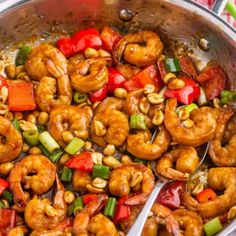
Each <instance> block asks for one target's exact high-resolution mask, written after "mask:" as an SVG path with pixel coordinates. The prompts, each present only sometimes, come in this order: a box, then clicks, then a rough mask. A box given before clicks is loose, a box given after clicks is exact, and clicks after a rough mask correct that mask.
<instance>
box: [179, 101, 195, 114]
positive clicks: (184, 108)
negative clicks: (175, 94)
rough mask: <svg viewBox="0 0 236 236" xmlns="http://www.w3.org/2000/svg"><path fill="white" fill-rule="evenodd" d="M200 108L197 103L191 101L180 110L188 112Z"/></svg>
mask: <svg viewBox="0 0 236 236" xmlns="http://www.w3.org/2000/svg"><path fill="white" fill-rule="evenodd" d="M196 108H198V106H197V105H196V104H195V103H190V104H189V105H187V106H183V108H181V109H180V110H186V111H187V112H189V113H191V112H192V111H193V110H194V109H196Z"/></svg>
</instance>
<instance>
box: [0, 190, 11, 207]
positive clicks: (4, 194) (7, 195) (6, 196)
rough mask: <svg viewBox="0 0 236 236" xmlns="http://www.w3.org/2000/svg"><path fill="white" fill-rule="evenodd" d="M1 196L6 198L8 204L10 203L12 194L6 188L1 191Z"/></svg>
mask: <svg viewBox="0 0 236 236" xmlns="http://www.w3.org/2000/svg"><path fill="white" fill-rule="evenodd" d="M2 198H3V199H6V200H7V201H8V202H9V204H11V203H12V201H13V195H12V194H11V193H10V192H9V191H7V190H4V192H3V193H2Z"/></svg>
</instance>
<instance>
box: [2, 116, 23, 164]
mask: <svg viewBox="0 0 236 236" xmlns="http://www.w3.org/2000/svg"><path fill="white" fill-rule="evenodd" d="M22 145H23V141H22V137H21V134H20V132H19V131H18V130H17V129H16V128H14V126H13V125H12V123H11V122H10V121H9V120H8V119H6V118H4V117H2V116H0V163H2V162H9V161H12V160H15V159H16V158H17V157H18V156H19V154H20V153H21V149H22Z"/></svg>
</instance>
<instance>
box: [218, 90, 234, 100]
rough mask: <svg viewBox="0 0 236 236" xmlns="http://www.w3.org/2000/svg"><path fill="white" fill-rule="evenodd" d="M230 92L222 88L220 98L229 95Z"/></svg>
mask: <svg viewBox="0 0 236 236" xmlns="http://www.w3.org/2000/svg"><path fill="white" fill-rule="evenodd" d="M230 94H231V92H230V91H229V90H223V91H222V92H221V94H220V96H221V97H222V98H224V97H228V96H230Z"/></svg>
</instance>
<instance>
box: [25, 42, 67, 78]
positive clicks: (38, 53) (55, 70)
mask: <svg viewBox="0 0 236 236" xmlns="http://www.w3.org/2000/svg"><path fill="white" fill-rule="evenodd" d="M25 70H26V71H27V73H28V74H29V76H30V77H31V79H33V80H38V81H39V80H41V78H43V77H44V76H50V77H55V78H58V77H61V76H62V77H65V76H67V60H66V58H65V56H64V55H63V54H62V53H61V52H60V51H59V50H58V49H57V48H55V47H53V46H51V45H49V44H41V45H39V46H37V47H35V48H33V49H32V50H31V51H30V53H29V55H28V57H27V60H26V62H25Z"/></svg>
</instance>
